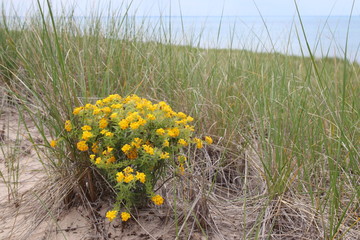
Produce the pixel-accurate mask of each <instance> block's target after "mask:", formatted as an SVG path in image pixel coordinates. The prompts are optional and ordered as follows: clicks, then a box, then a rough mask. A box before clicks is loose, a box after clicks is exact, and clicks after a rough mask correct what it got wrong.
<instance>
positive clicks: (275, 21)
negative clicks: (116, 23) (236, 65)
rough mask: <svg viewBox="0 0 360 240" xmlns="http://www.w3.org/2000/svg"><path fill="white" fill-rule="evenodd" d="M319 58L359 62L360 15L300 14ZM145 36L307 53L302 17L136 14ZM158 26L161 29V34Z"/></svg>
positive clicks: (175, 41) (210, 45) (204, 45)
mask: <svg viewBox="0 0 360 240" xmlns="http://www.w3.org/2000/svg"><path fill="white" fill-rule="evenodd" d="M301 20H302V22H303V26H304V31H305V35H306V38H307V41H308V44H309V47H310V49H311V52H312V54H313V55H314V56H316V57H326V56H327V57H339V58H345V52H346V57H347V59H349V60H350V61H358V62H360V16H352V18H351V21H350V23H349V17H344V16H331V17H301ZM135 21H136V24H135V25H136V26H141V27H142V29H146V32H147V33H145V34H144V38H145V40H149V41H160V42H166V43H173V44H179V45H191V46H195V47H202V48H232V49H246V50H251V51H256V52H280V53H285V54H289V55H305V56H309V51H308V49H307V45H306V41H305V38H304V32H303V30H302V28H301V25H300V23H299V18H298V17H264V19H262V18H261V17H136V18H135ZM159 31H160V32H161V34H159Z"/></svg>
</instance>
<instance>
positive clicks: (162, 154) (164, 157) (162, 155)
mask: <svg viewBox="0 0 360 240" xmlns="http://www.w3.org/2000/svg"><path fill="white" fill-rule="evenodd" d="M169 157H170V154H169V153H168V152H163V153H161V155H160V158H161V159H168V158H169Z"/></svg>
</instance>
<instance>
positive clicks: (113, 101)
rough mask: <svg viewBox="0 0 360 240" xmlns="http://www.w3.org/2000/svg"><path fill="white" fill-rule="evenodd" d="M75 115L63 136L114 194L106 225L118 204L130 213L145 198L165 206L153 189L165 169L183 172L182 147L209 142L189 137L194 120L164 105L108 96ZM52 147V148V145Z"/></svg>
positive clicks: (199, 145) (206, 138) (134, 96)
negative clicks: (105, 179)
mask: <svg viewBox="0 0 360 240" xmlns="http://www.w3.org/2000/svg"><path fill="white" fill-rule="evenodd" d="M73 115H74V116H73V118H72V119H71V120H67V121H66V122H65V127H64V128H65V130H66V131H65V132H66V134H67V135H68V136H69V137H70V138H72V139H74V140H75V142H76V146H77V149H78V151H80V152H83V153H85V154H86V156H87V157H88V159H89V161H91V163H92V164H93V165H95V166H96V167H97V168H99V169H101V170H103V172H104V173H105V175H106V177H107V179H108V181H109V182H110V183H111V184H112V185H113V186H114V189H115V190H116V191H117V198H116V202H115V204H114V208H113V210H111V211H108V212H107V214H106V217H107V218H108V219H109V220H110V221H112V220H113V219H115V218H116V217H117V216H118V213H119V211H120V209H121V207H122V205H123V206H125V207H126V209H129V208H130V207H132V206H135V205H136V204H138V202H139V201H141V200H143V199H151V200H152V202H153V203H154V204H156V205H161V204H163V202H164V199H163V197H162V196H160V195H156V194H155V193H154V186H155V184H156V183H157V182H158V180H159V179H161V177H162V176H163V175H164V174H165V172H166V171H167V170H169V169H171V170H173V171H174V174H175V175H176V174H183V173H184V171H185V168H184V164H185V161H186V157H185V156H184V155H182V154H181V151H180V149H181V148H183V147H186V146H188V145H189V144H191V143H193V144H195V145H196V147H198V148H201V147H202V146H203V143H204V142H206V143H208V144H211V143H212V139H211V138H210V137H205V139H204V141H203V140H201V139H199V138H192V135H193V132H194V127H193V126H192V125H190V123H191V122H192V121H193V118H192V117H190V116H187V115H186V114H184V113H182V112H174V111H173V110H172V109H171V107H170V106H169V105H167V104H166V103H165V102H159V103H157V104H153V103H152V102H150V101H149V100H147V99H144V98H140V97H138V96H136V95H131V96H128V97H125V98H122V97H121V96H119V95H117V94H115V95H110V96H108V97H107V98H105V99H102V100H98V101H97V102H96V104H86V105H85V106H81V107H77V108H75V109H74V111H73ZM50 144H51V146H52V147H56V142H55V141H52V142H51V143H50ZM119 216H120V218H121V219H122V221H127V220H128V219H129V218H130V217H131V216H130V214H129V213H128V212H122V213H121V214H120V215H119Z"/></svg>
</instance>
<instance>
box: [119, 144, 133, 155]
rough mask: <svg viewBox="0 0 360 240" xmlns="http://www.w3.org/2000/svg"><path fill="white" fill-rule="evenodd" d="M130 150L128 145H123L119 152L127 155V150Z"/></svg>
mask: <svg viewBox="0 0 360 240" xmlns="http://www.w3.org/2000/svg"><path fill="white" fill-rule="evenodd" d="M130 149H131V146H130V145H129V144H125V145H124V146H123V147H122V148H121V150H122V151H123V152H124V153H127V152H128V151H129V150H130Z"/></svg>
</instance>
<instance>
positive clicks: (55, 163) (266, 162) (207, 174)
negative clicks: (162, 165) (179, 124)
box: [0, 9, 360, 239]
mask: <svg viewBox="0 0 360 240" xmlns="http://www.w3.org/2000/svg"><path fill="white" fill-rule="evenodd" d="M39 11H40V12H39V13H38V15H36V16H34V17H32V18H30V19H26V21H25V19H21V18H10V17H7V16H5V15H4V14H3V18H2V20H1V22H0V49H1V51H0V80H1V82H0V84H1V86H0V87H1V88H2V89H3V90H5V91H6V94H7V95H8V96H10V99H12V101H13V102H14V103H15V104H16V107H17V109H18V110H19V114H20V116H23V117H22V119H24V118H25V117H24V116H26V118H27V119H30V120H31V122H32V123H33V124H35V126H36V128H37V131H38V133H39V134H40V135H41V138H42V143H39V142H38V141H35V140H34V139H33V138H32V133H30V132H29V134H28V139H29V140H30V141H32V143H33V144H34V147H35V148H36V150H37V153H38V155H37V158H38V160H39V161H40V162H41V163H42V166H43V170H44V172H45V173H46V177H47V182H46V184H45V186H46V187H47V189H48V190H47V191H41V194H40V193H39V194H38V193H37V194H35V197H34V199H35V200H34V201H32V202H31V201H29V203H35V202H38V203H39V202H40V203H41V204H37V206H38V207H39V208H40V209H43V211H45V212H46V213H50V214H48V215H47V216H48V217H50V218H52V219H56V214H58V211H59V209H62V208H64V207H71V206H72V205H74V204H80V203H81V204H84V205H86V206H88V207H89V208H91V207H93V205H92V204H94V202H97V203H99V202H101V201H103V199H104V198H109V196H114V193H113V192H111V191H112V190H111V189H112V188H111V186H109V185H108V184H106V181H105V180H104V178H103V177H102V175H101V174H100V172H99V171H97V170H96V169H95V168H94V167H93V166H88V167H87V168H79V166H77V165H76V164H73V161H72V160H73V159H75V158H77V157H78V154H79V153H78V151H77V149H76V144H72V145H71V144H68V145H66V147H63V148H59V149H61V151H60V150H59V149H57V150H56V151H54V150H53V148H51V147H50V142H49V141H50V139H56V138H57V136H60V135H62V134H63V132H64V122H65V121H66V120H67V119H70V116H71V114H72V111H73V109H74V108H75V107H79V106H83V105H84V104H85V103H89V102H94V101H96V100H98V99H102V98H104V97H106V96H108V95H110V94H119V95H121V96H129V95H131V94H137V95H138V96H141V97H144V98H147V99H150V100H152V101H153V102H160V101H165V102H167V103H169V105H171V106H172V108H173V109H174V110H175V111H177V112H180V111H181V112H185V113H187V114H189V115H191V116H192V117H194V119H195V122H194V125H195V128H196V129H197V133H198V134H204V135H209V136H212V137H213V139H214V144H213V145H211V146H207V147H205V148H204V149H196V148H192V147H189V148H188V149H187V151H185V152H184V154H185V155H187V158H188V160H189V163H188V169H189V171H187V173H186V174H184V176H182V180H181V181H171V180H170V181H168V182H166V183H164V186H163V187H164V190H163V194H164V195H166V198H167V199H169V200H168V206H167V207H168V208H169V209H170V211H168V214H167V217H168V218H170V219H171V222H172V225H171V227H172V230H173V231H174V232H175V233H174V236H176V237H179V236H183V237H188V236H190V235H191V234H193V233H194V231H195V230H194V229H196V231H198V232H200V233H201V234H203V235H204V236H214V237H216V238H218V239H229V238H230V235H231V234H233V233H234V234H235V236H236V237H238V238H239V239H272V238H274V239H287V238H289V239H295V238H299V239H357V238H358V236H360V223H359V220H360V208H359V204H360V202H359V200H360V169H359V161H360V152H359V151H360V149H359V144H360V131H359V129H360V122H359V119H360V118H359V116H360V101H358V98H359V96H360V81H359V79H360V66H359V64H358V63H356V62H349V61H348V60H346V59H345V60H341V59H338V58H323V59H316V58H314V57H313V56H311V57H295V56H285V55H282V54H277V53H254V52H249V51H245V50H234V49H227V50H217V49H201V48H196V47H192V46H174V45H171V44H166V43H158V42H143V41H142V36H144V35H145V34H165V35H166V33H165V32H156V33H155V32H153V33H151V30H148V32H147V31H145V30H144V29H146V28H136V29H140V30H137V31H135V27H134V26H133V25H132V21H131V18H130V17H127V16H122V17H121V18H116V17H113V18H111V19H110V20H109V24H108V25H104V24H102V22H101V21H102V20H101V18H100V17H92V18H90V19H87V20H86V22H82V23H81V24H78V22H77V21H76V20H75V17H74V16H72V15H71V14H69V16H62V17H60V18H54V17H53V16H52V15H51V14H49V15H48V16H45V15H44V12H43V10H42V9H40V10H39ZM50 12H51V11H50ZM84 21H85V20H84ZM163 37H164V39H170V36H163ZM304 51H307V50H306V49H304ZM7 101H8V100H7ZM0 112H1V111H0ZM27 123H28V122H26V121H23V124H25V128H26V124H27ZM0 127H1V126H0ZM0 144H1V142H0ZM54 144H55V143H52V145H54ZM71 146H72V147H71ZM1 149H3V147H1ZM13 162H15V163H16V161H13ZM79 169H82V171H78V170H79ZM12 174H16V173H12ZM89 174H90V175H91V176H92V178H93V179H96V181H98V182H99V183H101V189H102V190H103V191H99V192H98V194H97V195H96V196H93V197H89V193H91V190H90V189H88V188H87V186H89V182H88V181H89V180H86V179H89V178H84V176H87V175H89ZM9 176H14V175H11V174H10V175H9ZM84 179H85V180H84ZM83 180H84V181H85V182H83ZM1 181H3V179H1ZM9 186H10V185H9ZM79 186H81V187H79ZM84 186H85V187H84ZM10 194H15V192H13V193H10ZM54 196H55V197H54ZM76 196H77V197H76ZM79 196H81V197H79ZM84 199H85V200H84ZM101 199H102V200H101ZM33 207H34V208H35V206H33ZM39 208H37V209H36V210H34V211H36V213H37V214H33V216H34V217H37V220H38V221H43V220H44V219H45V218H44V215H41V214H39V212H40V210H39ZM108 210H111V209H108ZM101 217H104V216H101ZM135 218H137V217H136V216H135ZM139 218H141V216H139ZM129 221H130V220H129ZM54 222H56V221H55V220H54ZM32 224H33V222H32ZM33 230H34V228H33V227H32V228H28V229H26V231H23V232H20V234H22V235H21V236H29V234H31V233H30V232H31V231H33ZM97 230H99V229H97ZM14 231H17V230H16V229H14ZM99 231H100V230H99ZM104 231H105V230H104ZM229 231H230V233H229ZM102 236H103V235H102Z"/></svg>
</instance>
